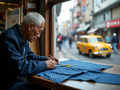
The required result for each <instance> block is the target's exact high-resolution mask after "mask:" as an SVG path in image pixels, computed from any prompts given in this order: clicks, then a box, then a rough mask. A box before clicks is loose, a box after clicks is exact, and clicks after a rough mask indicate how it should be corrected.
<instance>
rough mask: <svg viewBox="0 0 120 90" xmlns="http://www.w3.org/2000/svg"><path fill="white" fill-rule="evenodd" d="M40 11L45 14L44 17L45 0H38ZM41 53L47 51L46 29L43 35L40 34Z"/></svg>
mask: <svg viewBox="0 0 120 90" xmlns="http://www.w3.org/2000/svg"><path fill="white" fill-rule="evenodd" d="M38 13H40V14H41V15H43V17H44V0H38ZM39 41H40V55H44V53H45V51H44V48H45V47H44V46H45V45H44V31H43V32H42V34H41V36H40V39H39Z"/></svg>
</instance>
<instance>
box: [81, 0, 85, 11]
mask: <svg viewBox="0 0 120 90" xmlns="http://www.w3.org/2000/svg"><path fill="white" fill-rule="evenodd" d="M85 6H86V2H85V0H81V9H82V12H85Z"/></svg>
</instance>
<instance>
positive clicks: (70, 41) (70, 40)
mask: <svg viewBox="0 0 120 90" xmlns="http://www.w3.org/2000/svg"><path fill="white" fill-rule="evenodd" d="M72 42H73V37H72V36H70V37H69V45H70V48H72Z"/></svg>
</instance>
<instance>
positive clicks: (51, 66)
mask: <svg viewBox="0 0 120 90" xmlns="http://www.w3.org/2000/svg"><path fill="white" fill-rule="evenodd" d="M45 62H46V64H47V68H48V69H54V68H56V64H57V62H56V61H53V60H52V59H51V60H50V59H49V60H47V61H45Z"/></svg>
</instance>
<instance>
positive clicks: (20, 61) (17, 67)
mask: <svg viewBox="0 0 120 90" xmlns="http://www.w3.org/2000/svg"><path fill="white" fill-rule="evenodd" d="M4 41H5V42H3V51H4V52H3V54H4V56H5V57H4V58H5V61H4V62H5V63H6V64H7V65H6V66H7V68H8V69H9V70H10V71H11V73H13V74H15V75H20V76H24V75H25V76H28V75H34V74H37V73H39V72H41V71H44V70H46V69H47V64H46V63H45V61H39V60H32V59H37V58H38V57H39V58H41V59H42V57H40V56H37V57H36V56H35V57H33V58H32V59H31V60H27V58H26V57H24V56H23V55H21V53H20V46H19V42H18V40H17V39H15V37H13V36H7V37H6V38H5V40H4ZM31 53H32V52H31ZM32 55H33V53H32Z"/></svg>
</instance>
